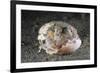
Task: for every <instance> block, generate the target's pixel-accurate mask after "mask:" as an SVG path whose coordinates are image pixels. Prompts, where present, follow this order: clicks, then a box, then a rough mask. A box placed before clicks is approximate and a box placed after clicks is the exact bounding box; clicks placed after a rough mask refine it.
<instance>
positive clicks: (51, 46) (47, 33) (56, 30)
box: [38, 21, 81, 55]
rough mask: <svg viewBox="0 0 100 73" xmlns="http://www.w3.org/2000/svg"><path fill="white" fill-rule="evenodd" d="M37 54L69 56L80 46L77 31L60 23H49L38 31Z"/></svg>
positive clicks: (68, 25)
mask: <svg viewBox="0 0 100 73" xmlns="http://www.w3.org/2000/svg"><path fill="white" fill-rule="evenodd" d="M38 41H39V44H40V45H39V52H41V49H43V50H45V52H46V53H47V54H50V55H52V54H69V53H72V52H75V51H76V50H77V49H78V48H79V47H80V45H81V39H80V38H79V35H78V33H77V30H76V29H75V28H74V27H73V26H72V25H70V24H68V23H65V22H62V21H51V22H49V23H46V24H44V25H43V26H42V27H41V28H40V29H39V34H38Z"/></svg>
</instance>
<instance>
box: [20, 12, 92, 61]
mask: <svg viewBox="0 0 100 73" xmlns="http://www.w3.org/2000/svg"><path fill="white" fill-rule="evenodd" d="M55 20H56V21H64V22H67V23H70V24H71V25H73V26H74V27H75V28H76V29H77V31H78V34H79V36H80V38H81V40H82V45H81V47H80V48H79V49H78V50H77V51H76V52H74V53H72V54H66V55H52V56H50V55H48V54H46V53H45V51H44V50H42V51H41V52H40V53H38V50H39V48H38V46H39V43H38V40H37V36H38V30H39V28H40V27H41V26H42V25H43V24H45V23H47V22H50V21H55ZM88 59H90V15H89V14H88V13H85V14H84V13H67V12H66V13H64V12H59V13H58V12H46V11H44V12H43V11H26V10H22V13H21V62H22V63H27V62H45V61H69V60H88Z"/></svg>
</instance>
